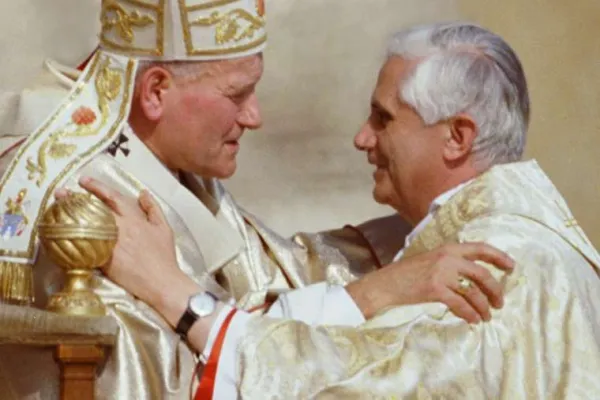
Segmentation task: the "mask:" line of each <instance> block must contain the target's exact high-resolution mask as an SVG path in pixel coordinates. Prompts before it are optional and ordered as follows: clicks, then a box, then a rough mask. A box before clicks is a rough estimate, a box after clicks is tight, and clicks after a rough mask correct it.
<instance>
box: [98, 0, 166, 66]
mask: <svg viewBox="0 0 600 400" xmlns="http://www.w3.org/2000/svg"><path fill="white" fill-rule="evenodd" d="M121 2H122V3H126V4H129V5H131V6H134V7H137V8H138V9H136V10H133V11H131V12H128V11H127V10H126V9H125V8H124V7H123V6H122V5H121V4H119V3H117V2H116V1H114V0H113V1H105V2H104V5H103V8H102V11H101V16H100V21H101V25H102V31H101V33H100V43H101V44H102V46H103V47H104V48H106V49H107V50H117V51H121V52H129V53H131V54H133V55H139V56H144V55H146V56H162V55H164V36H165V34H164V29H165V13H164V8H165V0H158V3H157V4H149V3H144V2H142V1H139V0H121ZM148 12H150V13H152V14H153V15H149V14H148ZM148 25H155V26H156V33H155V35H156V40H155V44H154V46H155V47H154V48H142V47H139V46H136V45H135V44H134V43H135V35H136V31H137V30H138V29H140V28H145V27H147V26H148ZM111 31H115V32H116V33H117V35H118V36H119V37H120V38H121V39H122V40H123V42H124V43H117V42H115V41H113V40H110V39H109V38H108V37H107V35H106V34H107V33H108V32H111Z"/></svg>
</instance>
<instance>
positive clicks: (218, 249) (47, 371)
mask: <svg viewBox="0 0 600 400" xmlns="http://www.w3.org/2000/svg"><path fill="white" fill-rule="evenodd" d="M124 134H125V135H126V136H127V137H128V139H129V141H128V146H129V147H128V149H129V150H130V153H129V154H128V155H127V156H125V155H124V154H123V153H120V152H119V153H117V154H116V156H114V157H112V156H110V155H108V154H106V153H105V154H101V155H99V156H97V157H95V158H94V159H93V160H92V161H91V162H90V163H88V165H87V166H85V167H84V168H83V169H82V170H81V171H79V172H78V173H77V174H76V176H72V177H71V178H70V180H69V183H68V186H70V187H71V188H73V189H74V190H76V189H77V183H76V182H77V179H78V176H79V175H88V176H92V177H95V178H96V179H98V180H100V181H102V182H104V183H106V184H108V185H110V186H111V187H113V188H114V189H116V190H118V191H119V192H121V193H122V194H124V195H128V196H137V195H138V194H139V191H140V190H141V189H142V188H147V189H149V190H150V192H151V193H152V194H153V195H154V196H155V198H156V199H157V200H158V201H159V203H160V204H161V206H162V208H163V211H164V212H165V215H166V217H167V219H168V221H169V223H170V225H171V227H172V228H173V230H174V232H175V239H176V247H177V256H178V259H179V264H180V267H181V268H182V269H183V270H184V271H185V272H186V273H187V274H188V275H189V276H191V277H192V278H193V279H195V280H196V281H197V282H198V283H199V284H200V285H201V286H202V287H204V288H205V289H207V290H210V291H212V292H213V293H215V294H217V295H218V296H219V297H220V298H222V299H224V300H227V299H229V298H231V297H233V299H234V300H235V302H236V304H237V305H238V306H239V307H241V308H244V309H249V308H252V307H255V306H259V305H262V304H263V303H264V302H265V301H266V300H267V296H269V295H271V294H277V293H278V292H281V291H285V290H289V289H290V288H296V287H301V286H304V285H306V284H308V283H312V282H314V281H322V280H324V279H329V278H331V279H329V280H330V281H331V282H336V283H346V282H348V281H349V280H350V279H353V275H352V274H351V273H349V272H348V263H347V261H346V258H345V257H344V256H343V255H342V254H341V253H340V252H339V251H338V250H336V249H333V248H331V247H330V246H328V245H326V244H325V243H324V238H325V237H327V236H328V235H327V234H323V235H314V236H313V237H312V238H311V239H310V240H308V239H307V240H305V241H304V242H294V241H291V240H288V239H283V238H281V237H280V236H278V235H277V234H275V233H273V232H271V231H270V230H269V229H267V228H266V227H264V226H263V225H262V224H261V223H260V222H259V221H258V220H257V219H256V218H255V217H254V216H252V215H250V214H248V213H246V212H244V211H242V210H240V209H239V208H238V207H237V205H236V204H235V203H234V202H233V200H232V199H231V197H230V196H229V194H228V193H227V192H226V191H225V190H224V189H223V188H222V186H221V184H220V183H219V182H217V181H213V180H203V179H200V178H197V177H194V176H184V179H183V181H184V183H185V187H184V186H183V185H182V184H180V182H179V181H177V180H176V179H175V178H174V177H173V176H172V175H171V174H170V173H169V172H168V171H167V170H166V169H165V168H164V167H163V166H162V165H161V164H160V163H159V162H158V160H157V159H156V158H154V156H153V155H152V154H151V153H150V152H149V150H148V149H147V148H146V147H145V146H144V145H143V144H141V142H139V140H138V139H137V138H136V137H135V135H133V134H132V132H131V131H130V130H129V129H126V130H125V131H124ZM9 156H10V155H9ZM186 187H187V188H188V189H186ZM338 245H339V246H340V247H343V246H344V243H343V241H340V242H339V243H338ZM369 258H370V253H365V256H364V258H363V259H362V261H361V263H362V264H364V265H365V266H368V265H369V262H370V263H371V264H372V266H371V267H367V268H372V267H373V266H374V265H375V264H376V262H375V260H374V259H370V261H369ZM140 267H141V268H143V266H140ZM322 268H326V269H327V273H324V272H323V271H322ZM34 274H35V284H36V304H35V305H36V306H37V307H40V308H43V307H45V305H46V303H47V298H48V295H49V294H51V293H53V292H55V291H57V290H59V289H60V287H61V284H62V272H61V271H60V270H59V269H58V268H57V267H56V266H55V265H54V264H52V263H51V262H50V260H49V259H48V258H47V257H46V255H45V254H44V252H43V251H42V252H41V253H40V255H39V257H38V260H37V263H36V265H35V269H34ZM215 277H216V279H215ZM156 279H160V277H156ZM95 285H96V292H97V293H98V294H99V295H100V297H101V298H102V300H103V302H104V303H105V304H106V305H107V306H108V307H107V308H108V313H109V315H110V316H111V317H113V318H114V320H116V322H117V325H118V327H119V334H118V339H117V344H116V346H115V350H114V351H113V353H112V354H111V355H110V356H109V358H108V361H107V363H106V365H105V366H104V368H103V369H102V371H101V373H100V377H99V380H98V384H97V398H98V399H115V400H117V399H136V400H144V399H160V400H162V399H187V398H189V394H190V388H193V387H195V385H197V382H192V373H193V370H194V367H195V362H196V360H195V358H194V355H193V353H192V352H191V351H190V350H189V348H188V347H187V345H186V344H185V343H182V342H181V341H180V339H179V337H178V336H177V335H176V334H174V333H173V330H172V328H171V327H170V326H168V325H167V324H166V323H165V322H164V321H163V319H162V318H161V317H160V316H159V315H157V314H156V313H155V312H154V310H152V309H151V308H150V307H148V306H147V305H146V304H144V303H142V302H140V301H138V300H136V299H135V298H133V297H132V296H131V295H129V294H128V293H127V292H125V291H124V290H123V289H121V288H120V287H118V286H117V285H115V284H113V283H111V282H110V281H108V280H107V279H106V278H104V277H102V276H101V275H98V276H97V277H96V283H95ZM1 307H3V306H2V305H1V304H0V310H1ZM0 369H1V370H2V371H3V375H4V378H5V379H0V393H3V396H4V393H13V394H14V393H16V395H13V396H11V395H8V394H7V395H6V396H11V397H7V400H10V399H11V398H15V399H20V398H24V397H26V396H36V395H39V396H41V397H40V398H43V399H44V400H52V399H56V398H57V396H58V386H57V384H58V377H57V367H56V365H55V363H54V360H53V359H52V357H51V354H50V353H49V352H47V351H41V350H32V349H25V348H17V347H3V348H2V351H1V352H0ZM6 386H8V387H6ZM0 398H2V399H3V400H4V399H5V397H1V396H0Z"/></svg>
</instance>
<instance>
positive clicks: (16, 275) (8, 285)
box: [0, 261, 33, 305]
mask: <svg viewBox="0 0 600 400" xmlns="http://www.w3.org/2000/svg"><path fill="white" fill-rule="evenodd" d="M0 302H4V303H10V304H18V305H30V304H32V303H33V267H32V266H31V264H19V263H14V262H7V261H2V262H0Z"/></svg>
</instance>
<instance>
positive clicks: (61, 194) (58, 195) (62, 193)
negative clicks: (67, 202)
mask: <svg viewBox="0 0 600 400" xmlns="http://www.w3.org/2000/svg"><path fill="white" fill-rule="evenodd" d="M70 194H71V191H70V190H69V189H67V188H60V189H57V190H56V191H55V192H54V198H55V199H56V200H60V199H63V198H65V197H67V196H69V195H70Z"/></svg>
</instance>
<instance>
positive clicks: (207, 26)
mask: <svg viewBox="0 0 600 400" xmlns="http://www.w3.org/2000/svg"><path fill="white" fill-rule="evenodd" d="M178 2H179V11H180V14H181V26H182V29H183V32H182V33H183V38H184V41H185V46H186V51H187V55H188V56H213V55H224V54H232V53H239V52H244V51H247V50H250V49H253V48H255V47H258V46H260V45H262V44H263V43H264V42H265V41H266V40H267V35H266V33H265V31H264V27H265V18H264V7H262V8H260V9H262V11H263V15H261V14H260V13H259V6H258V4H257V6H256V7H247V8H242V7H239V6H232V7H234V8H231V9H228V10H223V9H220V10H214V11H212V12H210V14H208V15H206V14H204V15H200V16H192V15H190V14H192V13H194V12H197V11H207V10H210V9H211V8H217V7H223V6H227V5H229V4H233V3H236V2H239V0H216V1H213V2H208V3H202V4H196V5H191V6H189V7H188V6H186V0H178ZM223 8H224V7H223ZM253 11H256V14H253ZM199 29H202V30H201V31H198V32H197V31H196V30H199ZM210 30H213V31H214V32H213V33H211V35H212V41H213V44H212V46H211V45H207V44H204V43H203V44H201V45H197V44H196V43H195V42H194V39H198V38H201V39H200V40H201V41H203V40H204V39H203V38H206V37H207V35H208V33H207V32H204V31H208V32H210ZM240 42H241V43H240Z"/></svg>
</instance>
